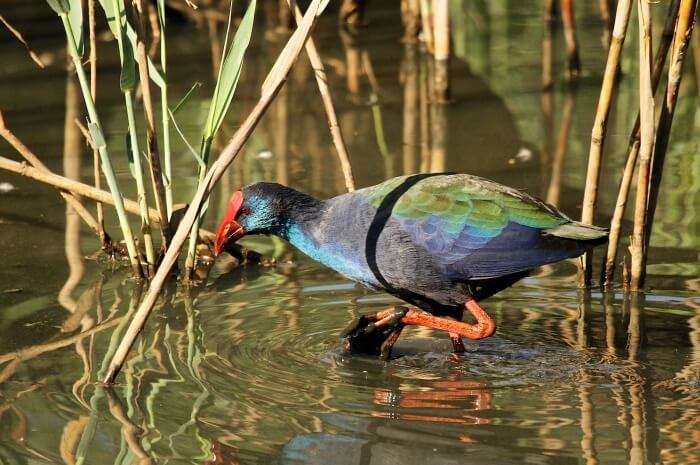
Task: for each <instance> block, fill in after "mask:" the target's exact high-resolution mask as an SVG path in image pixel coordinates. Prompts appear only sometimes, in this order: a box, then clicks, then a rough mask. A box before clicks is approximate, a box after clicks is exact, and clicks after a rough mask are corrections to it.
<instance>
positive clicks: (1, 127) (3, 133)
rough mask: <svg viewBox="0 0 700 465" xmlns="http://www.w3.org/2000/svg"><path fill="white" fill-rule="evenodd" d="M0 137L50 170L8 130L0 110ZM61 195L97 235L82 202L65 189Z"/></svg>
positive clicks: (35, 165)
mask: <svg viewBox="0 0 700 465" xmlns="http://www.w3.org/2000/svg"><path fill="white" fill-rule="evenodd" d="M0 137H2V138H3V139H5V140H6V141H7V142H8V143H9V144H10V145H11V146H12V147H13V148H14V149H15V150H17V152H18V153H19V154H20V155H22V157H24V159H25V160H27V161H28V162H29V163H30V164H31V165H32V166H34V167H35V168H37V169H38V170H41V171H45V172H50V171H49V169H48V167H47V166H46V165H44V164H43V163H42V162H41V160H39V157H37V156H36V155H35V154H34V152H32V151H31V150H29V147H27V146H26V145H24V143H23V142H22V141H21V140H19V138H18V137H17V136H15V134H14V133H13V132H12V131H10V130H9V129H8V128H7V127H6V126H5V120H4V118H3V117H2V112H1V111H0ZM60 194H61V197H63V198H64V199H65V201H66V202H67V203H68V204H69V205H70V206H71V207H73V209H74V210H75V211H76V212H77V213H78V215H80V217H81V218H82V219H83V221H85V223H86V224H87V225H88V226H89V227H90V229H92V230H93V231H95V233H97V235H98V236H99V234H100V228H99V226H98V223H97V221H96V220H95V218H94V217H93V216H92V214H91V213H90V212H89V211H88V210H87V209H86V208H85V206H83V204H82V203H81V202H80V199H79V198H78V197H77V196H76V195H75V194H72V193H70V192H67V191H65V190H62V191H61V192H60Z"/></svg>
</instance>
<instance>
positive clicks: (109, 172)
mask: <svg viewBox="0 0 700 465" xmlns="http://www.w3.org/2000/svg"><path fill="white" fill-rule="evenodd" d="M59 16H60V17H61V21H62V22H63V28H64V29H65V32H66V39H67V40H68V54H69V55H70V57H71V59H72V60H73V64H74V65H75V71H76V74H77V75H78V81H79V82H80V90H81V91H82V93H83V100H84V101H85V107H86V109H87V112H88V116H89V119H90V122H91V123H92V124H93V125H95V127H96V129H97V130H98V131H100V132H101V133H104V131H102V124H100V119H99V117H98V115H97V109H96V108H95V103H94V102H93V100H92V95H91V94H90V87H89V86H88V82H87V77H86V76H85V70H83V64H82V63H81V61H80V55H79V54H78V47H77V44H76V43H75V38H74V36H73V28H72V26H71V24H70V21H69V20H68V15H67V14H66V13H61V14H60V15H59ZM98 152H99V154H100V160H101V162H102V171H103V173H104V175H105V180H106V181H107V186H108V187H109V190H110V192H111V193H112V198H113V199H114V207H115V209H116V210H117V217H118V218H119V225H120V227H121V230H122V235H123V236H124V241H125V242H126V249H127V251H128V254H129V261H130V262H131V269H132V271H133V273H134V275H135V276H136V277H139V278H141V277H143V272H142V270H141V264H140V262H139V256H138V251H137V249H136V242H135V241H134V235H133V233H132V232H131V226H130V225H129V221H128V219H127V217H126V212H125V211H124V201H123V199H122V195H121V192H120V190H119V185H118V184H117V178H116V176H115V175H114V169H113V168H112V162H111V161H110V159H109V154H108V153H107V146H106V145H105V144H99V147H98Z"/></svg>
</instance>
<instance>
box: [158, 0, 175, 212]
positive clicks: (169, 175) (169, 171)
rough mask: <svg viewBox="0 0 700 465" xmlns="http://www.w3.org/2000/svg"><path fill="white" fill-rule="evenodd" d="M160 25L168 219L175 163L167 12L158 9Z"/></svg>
mask: <svg viewBox="0 0 700 465" xmlns="http://www.w3.org/2000/svg"><path fill="white" fill-rule="evenodd" d="M158 19H159V24H160V68H161V72H162V73H163V83H164V84H163V86H161V88H160V113H161V114H160V118H161V124H162V126H163V184H164V186H163V187H164V188H165V210H166V213H167V215H168V219H170V216H171V215H172V214H173V161H172V153H171V150H170V112H169V111H168V108H169V107H168V52H167V48H166V41H165V36H166V34H165V12H164V11H161V10H160V8H159V9H158Z"/></svg>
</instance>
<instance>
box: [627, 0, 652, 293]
mask: <svg viewBox="0 0 700 465" xmlns="http://www.w3.org/2000/svg"><path fill="white" fill-rule="evenodd" d="M637 15H638V17H639V109H640V120H639V121H640V134H641V139H640V145H639V170H638V173H637V197H636V200H635V205H634V231H633V233H632V240H631V243H630V255H631V257H632V262H631V269H630V286H631V288H632V289H633V290H637V289H639V288H640V286H642V285H643V282H644V261H643V255H644V244H645V238H644V231H645V222H646V208H647V194H648V191H649V169H650V162H651V152H652V149H653V147H654V94H653V91H652V89H651V11H650V8H649V2H648V0H637Z"/></svg>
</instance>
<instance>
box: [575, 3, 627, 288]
mask: <svg viewBox="0 0 700 465" xmlns="http://www.w3.org/2000/svg"><path fill="white" fill-rule="evenodd" d="M631 11H632V0H620V1H619V2H618V3H617V11H616V12H615V25H614V27H613V33H612V40H611V41H610V48H609V49H608V60H607V62H606V64H605V72H604V74H603V84H602V85H601V88H600V97H599V98H598V108H597V109H596V113H595V120H594V122H593V130H592V131H591V147H590V150H589V152H588V171H587V173H586V187H585V190H584V194H583V210H582V211H581V222H582V223H585V224H593V219H594V216H595V211H596V206H597V204H598V185H599V184H600V171H601V166H602V160H603V145H604V143H605V136H606V134H607V127H608V117H609V116H610V108H611V107H612V100H613V90H614V88H615V81H616V80H617V76H618V72H617V70H618V67H619V65H620V56H621V54H622V45H623V44H624V42H625V34H626V33H627V24H628V23H629V18H630V12H631ZM592 258H593V254H592V253H591V252H588V253H586V255H585V256H584V258H583V260H581V261H580V264H581V267H582V269H581V270H580V273H579V277H580V279H579V284H580V285H582V286H588V285H590V284H591V274H592V268H593V267H592V266H591V265H592Z"/></svg>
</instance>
